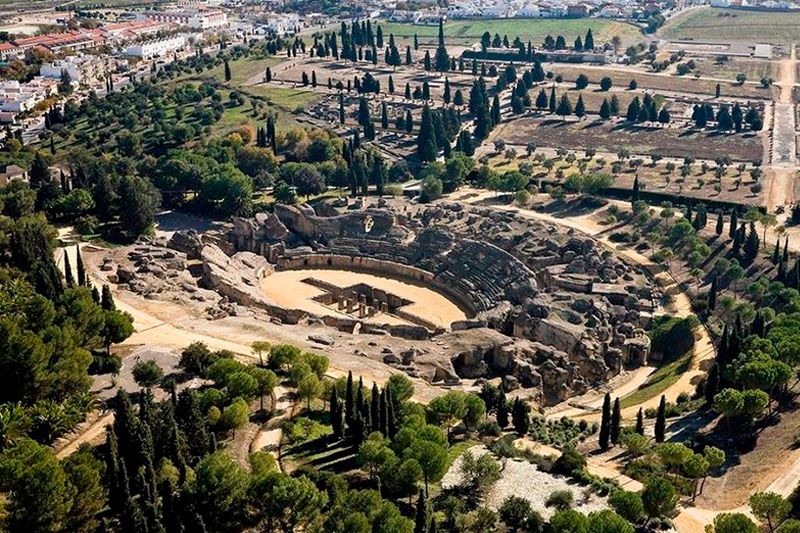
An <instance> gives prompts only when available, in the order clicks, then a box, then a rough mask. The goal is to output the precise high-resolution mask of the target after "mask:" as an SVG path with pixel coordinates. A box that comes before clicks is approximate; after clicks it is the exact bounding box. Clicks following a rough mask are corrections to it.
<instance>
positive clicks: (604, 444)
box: [599, 392, 611, 450]
mask: <svg viewBox="0 0 800 533" xmlns="http://www.w3.org/2000/svg"><path fill="white" fill-rule="evenodd" d="M610 437H611V394H610V393H608V392H607V393H606V396H605V398H603V412H602V417H601V418H600V435H599V443H600V449H601V450H607V449H608V441H609V438H610Z"/></svg>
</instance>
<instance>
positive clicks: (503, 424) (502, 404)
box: [495, 391, 508, 429]
mask: <svg viewBox="0 0 800 533" xmlns="http://www.w3.org/2000/svg"><path fill="white" fill-rule="evenodd" d="M495 418H496V419H497V425H498V426H500V429H505V428H507V427H508V400H506V395H505V393H503V392H502V391H501V396H500V399H499V402H498V404H497V412H496V413H495Z"/></svg>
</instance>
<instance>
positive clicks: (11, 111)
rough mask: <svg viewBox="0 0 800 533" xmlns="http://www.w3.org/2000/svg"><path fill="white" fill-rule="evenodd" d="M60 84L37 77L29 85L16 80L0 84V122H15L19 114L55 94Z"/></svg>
mask: <svg viewBox="0 0 800 533" xmlns="http://www.w3.org/2000/svg"><path fill="white" fill-rule="evenodd" d="M57 86H58V82H57V81H56V80H47V79H45V78H41V77H36V78H33V79H32V80H31V81H29V82H28V83H20V82H18V81H14V80H7V81H3V82H0V120H3V121H4V122H10V121H13V119H14V116H15V115H16V114H17V113H22V112H25V111H30V110H31V109H33V108H34V107H35V106H36V104H38V103H39V102H41V101H43V100H45V99H46V98H48V97H50V96H51V95H53V94H55V93H56V91H57Z"/></svg>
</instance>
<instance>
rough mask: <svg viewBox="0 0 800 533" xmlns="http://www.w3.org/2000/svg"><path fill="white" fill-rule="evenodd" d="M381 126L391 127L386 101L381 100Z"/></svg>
mask: <svg viewBox="0 0 800 533" xmlns="http://www.w3.org/2000/svg"><path fill="white" fill-rule="evenodd" d="M381 128H382V129H384V130H385V129H388V128H389V112H388V110H387V109H386V102H381Z"/></svg>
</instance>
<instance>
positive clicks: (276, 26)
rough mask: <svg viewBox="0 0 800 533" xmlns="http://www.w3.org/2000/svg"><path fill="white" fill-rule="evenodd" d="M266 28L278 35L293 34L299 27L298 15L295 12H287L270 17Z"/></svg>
mask: <svg viewBox="0 0 800 533" xmlns="http://www.w3.org/2000/svg"><path fill="white" fill-rule="evenodd" d="M267 28H268V29H269V31H270V32H271V33H274V34H276V35H279V36H283V35H294V34H295V33H297V31H298V30H299V28H300V17H299V16H298V15H297V13H287V14H283V15H276V16H274V17H270V18H269V20H268V21H267Z"/></svg>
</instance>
